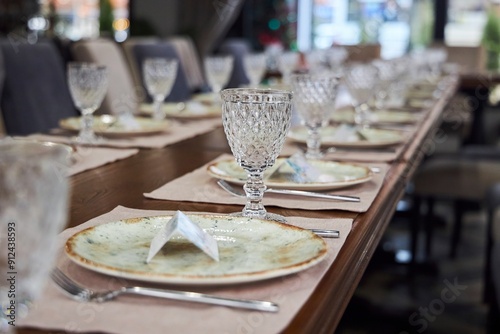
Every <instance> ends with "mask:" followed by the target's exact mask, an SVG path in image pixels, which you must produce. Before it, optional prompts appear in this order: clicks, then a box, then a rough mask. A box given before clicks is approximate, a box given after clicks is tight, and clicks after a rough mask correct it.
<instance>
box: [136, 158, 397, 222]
mask: <svg viewBox="0 0 500 334" xmlns="http://www.w3.org/2000/svg"><path fill="white" fill-rule="evenodd" d="M219 159H232V156H231V155H228V154H224V155H222V156H220V157H219V158H217V159H215V160H214V161H217V160H219ZM209 164H210V163H209ZM207 165H208V164H207ZM207 165H204V166H202V167H200V168H198V169H196V170H194V171H193V172H190V173H188V174H185V175H183V176H181V177H179V178H177V179H175V180H173V181H171V182H169V183H166V184H165V185H163V186H162V187H160V188H158V189H156V190H154V191H152V192H150V193H146V194H144V196H146V197H148V198H152V199H159V200H170V201H189V202H204V203H217V204H241V205H244V204H245V199H244V198H240V197H235V196H233V195H231V194H228V193H227V192H226V191H224V190H222V189H221V188H220V187H219V186H218V185H217V183H216V179H214V178H212V177H211V176H209V175H208V173H207V172H206V169H207ZM370 166H371V167H379V168H380V173H376V174H374V175H373V178H372V179H371V180H370V181H368V182H365V183H363V184H359V185H355V186H352V187H348V188H343V189H338V190H334V191H330V192H329V193H331V194H342V195H349V196H358V197H360V198H361V201H360V202H345V201H336V200H328V199H321V198H310V197H302V196H286V195H278V194H270V193H266V194H265V195H264V200H263V202H264V206H279V207H282V208H289V209H304V210H347V211H353V212H365V211H367V210H368V208H369V207H370V205H371V203H372V202H373V200H374V199H375V197H376V196H377V194H378V192H379V190H380V188H381V186H382V184H383V182H384V177H385V175H386V172H387V170H388V168H389V165H387V164H378V163H371V164H370Z"/></svg>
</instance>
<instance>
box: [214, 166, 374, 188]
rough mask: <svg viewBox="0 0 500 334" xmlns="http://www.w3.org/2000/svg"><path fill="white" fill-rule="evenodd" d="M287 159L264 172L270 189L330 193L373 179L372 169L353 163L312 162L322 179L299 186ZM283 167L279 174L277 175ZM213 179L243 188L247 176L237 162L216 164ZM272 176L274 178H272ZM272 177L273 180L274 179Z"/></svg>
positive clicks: (265, 181) (265, 180)
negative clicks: (332, 190)
mask: <svg viewBox="0 0 500 334" xmlns="http://www.w3.org/2000/svg"><path fill="white" fill-rule="evenodd" d="M284 161H285V158H278V159H276V163H275V164H274V166H273V167H271V168H270V169H268V170H266V171H265V172H264V183H265V184H266V186H267V187H269V188H276V189H279V188H281V189H297V190H330V189H338V188H344V187H348V186H353V185H356V184H360V183H364V182H367V181H369V180H371V178H372V172H371V171H370V169H369V168H367V167H364V166H361V165H357V164H350V163H343V162H335V161H323V160H309V161H308V163H310V164H311V165H312V166H313V167H315V168H317V170H318V171H319V172H320V174H321V175H320V179H319V180H318V181H315V182H307V183H299V182H297V181H295V180H296V177H294V176H295V175H296V174H295V173H294V172H293V170H292V169H291V168H286V167H288V165H286V164H283V163H284ZM282 164H283V168H282V169H280V171H279V172H276V173H274V172H275V171H276V170H277V169H278V168H280V166H281V165H282ZM207 172H208V174H209V175H210V176H212V177H214V178H217V179H223V180H226V181H228V182H231V183H234V184H239V185H243V184H245V181H246V179H247V174H246V172H245V171H244V170H243V168H241V167H240V166H238V164H237V163H236V161H235V160H234V159H227V160H221V161H218V162H214V163H212V164H210V165H208V167H207ZM271 175H272V176H271ZM270 176H271V177H270Z"/></svg>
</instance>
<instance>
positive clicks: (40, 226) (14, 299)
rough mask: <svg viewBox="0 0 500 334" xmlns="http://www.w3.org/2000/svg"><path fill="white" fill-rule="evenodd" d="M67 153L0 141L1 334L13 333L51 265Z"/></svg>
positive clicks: (63, 218) (62, 210) (65, 193)
mask: <svg viewBox="0 0 500 334" xmlns="http://www.w3.org/2000/svg"><path fill="white" fill-rule="evenodd" d="M70 154H71V153H70V150H69V149H67V148H66V147H65V146H63V145H46V144H43V143H36V142H29V141H17V140H8V139H4V140H1V141H0V270H1V278H0V305H1V306H2V312H1V313H0V332H1V333H9V332H13V333H14V332H15V331H14V329H15V327H13V326H12V325H17V324H18V321H19V320H20V318H21V317H22V316H23V315H26V312H28V308H29V306H30V302H31V301H33V300H35V299H36V298H37V297H38V296H39V295H40V292H41V291H43V287H44V284H45V281H46V278H47V277H48V275H49V272H50V270H51V268H52V265H53V260H54V257H55V254H56V250H57V248H58V247H59V245H58V244H57V242H56V236H57V234H58V233H59V232H60V231H61V230H62V229H63V228H64V226H65V224H66V222H67V216H68V200H69V182H68V179H67V177H66V168H67V166H68V164H69V159H70Z"/></svg>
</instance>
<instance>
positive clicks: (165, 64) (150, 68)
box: [142, 58, 179, 120]
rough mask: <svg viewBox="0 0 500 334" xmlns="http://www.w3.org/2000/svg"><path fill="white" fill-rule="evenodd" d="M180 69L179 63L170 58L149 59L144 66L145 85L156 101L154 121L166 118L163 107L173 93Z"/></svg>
mask: <svg viewBox="0 0 500 334" xmlns="http://www.w3.org/2000/svg"><path fill="white" fill-rule="evenodd" d="M178 67H179V61H178V60H177V59H169V58H147V59H146V60H144V63H143V64H142V74H143V76H144V84H145V86H146V89H147V90H148V93H149V95H151V97H152V98H153V101H154V113H153V119H155V120H162V119H164V118H165V113H164V112H163V111H162V108H161V106H162V104H163V101H164V100H165V98H166V97H167V96H168V95H169V94H170V92H171V91H172V87H173V85H174V82H175V78H176V77H177V69H178Z"/></svg>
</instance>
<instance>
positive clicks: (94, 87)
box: [68, 63, 108, 143]
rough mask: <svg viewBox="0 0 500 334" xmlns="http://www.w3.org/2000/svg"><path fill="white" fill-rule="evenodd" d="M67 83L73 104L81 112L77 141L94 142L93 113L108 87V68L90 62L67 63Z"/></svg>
mask: <svg viewBox="0 0 500 334" xmlns="http://www.w3.org/2000/svg"><path fill="white" fill-rule="evenodd" d="M68 85H69V91H70V93H71V97H72V98H73V102H74V103H75V106H76V107H77V108H78V109H79V110H80V112H81V114H82V123H81V128H80V133H79V134H78V136H77V137H76V141H77V142H82V143H95V142H96V141H98V140H99V138H98V137H97V136H96V135H95V133H94V129H93V123H94V118H93V113H94V112H95V111H96V110H97V108H99V106H100V105H101V103H102V100H103V99H104V96H105V95H106V91H107V88H108V70H107V68H106V67H105V66H100V65H96V64H92V63H69V64H68Z"/></svg>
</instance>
